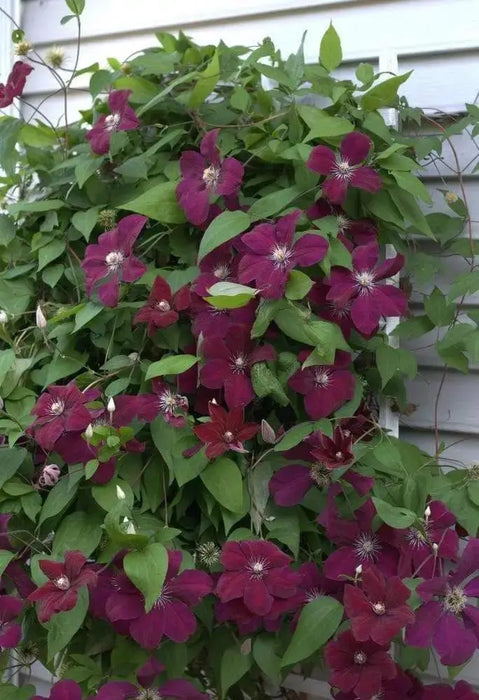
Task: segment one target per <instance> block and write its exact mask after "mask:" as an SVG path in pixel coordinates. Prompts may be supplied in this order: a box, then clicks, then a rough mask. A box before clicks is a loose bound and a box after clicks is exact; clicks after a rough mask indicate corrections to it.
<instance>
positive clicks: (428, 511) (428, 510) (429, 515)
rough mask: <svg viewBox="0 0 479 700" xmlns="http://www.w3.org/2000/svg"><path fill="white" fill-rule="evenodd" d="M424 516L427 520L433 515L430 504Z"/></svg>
mask: <svg viewBox="0 0 479 700" xmlns="http://www.w3.org/2000/svg"><path fill="white" fill-rule="evenodd" d="M424 517H425V518H426V520H429V518H430V517H431V509H430V507H429V506H428V507H427V508H426V510H425V511H424Z"/></svg>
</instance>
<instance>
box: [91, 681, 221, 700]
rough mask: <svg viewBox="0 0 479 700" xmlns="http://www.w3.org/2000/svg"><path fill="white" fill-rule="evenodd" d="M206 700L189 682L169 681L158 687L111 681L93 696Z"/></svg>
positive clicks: (102, 699)
mask: <svg viewBox="0 0 479 700" xmlns="http://www.w3.org/2000/svg"><path fill="white" fill-rule="evenodd" d="M162 698H175V700H176V698H178V700H208V695H206V694H205V693H201V692H200V691H199V690H198V689H197V688H195V686H194V685H193V684H192V683H190V682H189V681H185V680H179V679H178V680H171V681H167V682H166V683H163V685H161V686H160V687H156V688H155V687H148V688H143V687H141V688H140V687H138V686H137V685H134V684H133V683H128V682H127V681H112V682H110V683H106V684H105V685H102V686H101V688H100V689H99V690H98V693H97V695H95V700H162Z"/></svg>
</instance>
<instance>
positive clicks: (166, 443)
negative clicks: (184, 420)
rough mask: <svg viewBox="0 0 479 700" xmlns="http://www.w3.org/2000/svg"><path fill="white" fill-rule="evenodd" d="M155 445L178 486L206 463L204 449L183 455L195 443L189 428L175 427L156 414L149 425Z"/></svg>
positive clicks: (189, 479)
mask: <svg viewBox="0 0 479 700" xmlns="http://www.w3.org/2000/svg"><path fill="white" fill-rule="evenodd" d="M150 431H151V437H152V438H153V442H154V443H155V447H156V449H157V450H158V452H159V453H160V454H161V456H162V457H163V459H164V460H165V462H166V464H167V466H168V469H169V470H170V473H171V474H172V475H174V477H175V479H176V481H177V482H178V485H179V486H183V485H184V484H186V483H188V481H191V480H192V479H194V478H195V477H197V476H198V474H200V473H201V472H202V471H203V469H204V468H205V467H206V465H207V464H208V461H209V460H208V457H207V456H206V455H205V452H204V450H200V451H199V452H197V453H196V454H194V455H193V456H192V457H183V452H184V451H185V450H186V449H188V448H191V447H193V446H194V445H196V444H197V440H196V438H195V437H194V436H193V435H192V434H191V430H190V429H189V428H175V427H174V426H172V425H169V424H168V423H166V422H165V420H164V418H163V416H158V418H156V419H155V420H154V421H153V422H152V423H151V425H150Z"/></svg>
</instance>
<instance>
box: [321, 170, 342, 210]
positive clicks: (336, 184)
mask: <svg viewBox="0 0 479 700" xmlns="http://www.w3.org/2000/svg"><path fill="white" fill-rule="evenodd" d="M321 189H322V192H323V197H326V198H327V199H328V200H329V201H330V202H332V203H333V204H343V202H344V200H345V199H346V193H347V190H348V182H347V180H345V179H343V178H340V177H335V176H333V177H331V178H330V179H329V180H326V181H325V182H323V184H322V186H321Z"/></svg>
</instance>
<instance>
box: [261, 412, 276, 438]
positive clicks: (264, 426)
mask: <svg viewBox="0 0 479 700" xmlns="http://www.w3.org/2000/svg"><path fill="white" fill-rule="evenodd" d="M261 437H262V438H263V440H264V441H265V442H267V443H269V444H270V445H274V444H275V442H276V433H275V432H274V430H273V428H272V427H271V426H270V424H269V423H268V421H266V420H265V419H264V418H263V420H262V421H261Z"/></svg>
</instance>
